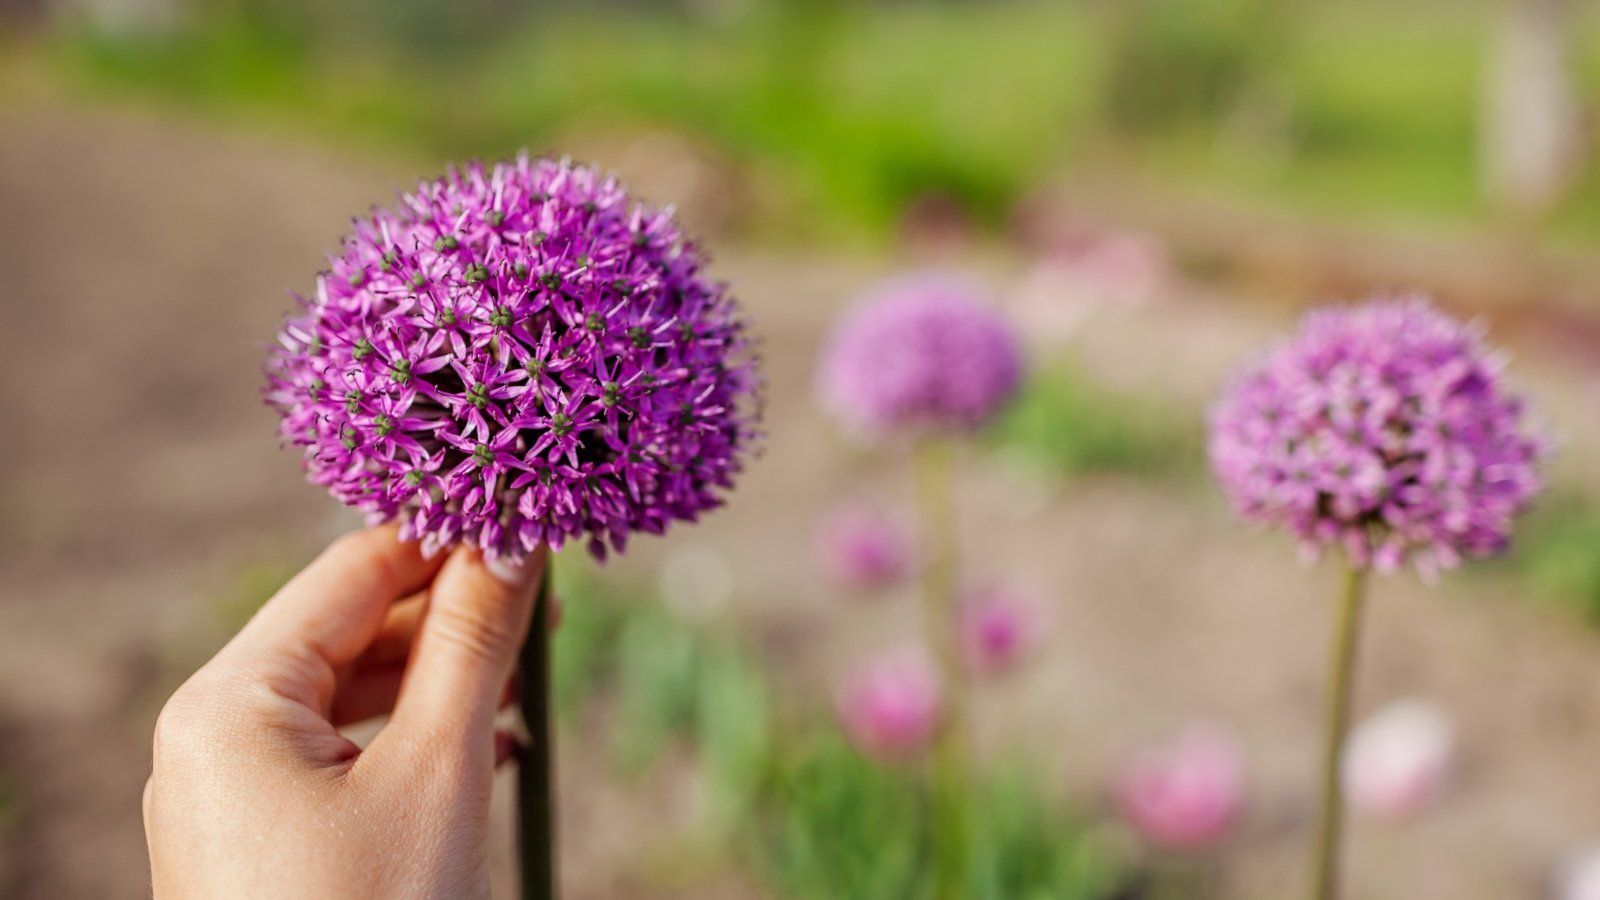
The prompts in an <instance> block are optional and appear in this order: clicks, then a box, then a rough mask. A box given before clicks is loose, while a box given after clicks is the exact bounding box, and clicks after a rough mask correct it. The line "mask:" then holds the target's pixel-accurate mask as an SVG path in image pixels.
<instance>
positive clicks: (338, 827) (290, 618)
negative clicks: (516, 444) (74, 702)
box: [144, 527, 551, 900]
mask: <svg viewBox="0 0 1600 900" xmlns="http://www.w3.org/2000/svg"><path fill="white" fill-rule="evenodd" d="M546 564H547V557H546V555H545V553H544V551H542V550H541V551H540V553H539V554H538V555H536V556H535V557H533V558H532V559H530V560H529V561H528V562H527V564H526V565H524V566H523V567H521V568H520V569H511V568H509V567H505V566H502V565H495V564H485V563H484V561H483V560H482V559H481V557H479V556H478V554H477V553H476V551H470V550H457V551H456V552H454V553H452V554H450V555H449V556H448V557H445V558H436V559H434V560H431V561H430V560H424V559H423V558H422V555H421V552H420V550H419V548H418V546H417V545H416V544H415V543H406V544H402V543H400V542H399V541H398V540H397V539H396V537H395V529H394V528H392V527H384V528H376V529H370V530H367V531H362V532H358V533H355V534H351V535H347V536H345V537H343V538H341V539H339V540H338V541H337V542H335V543H334V544H333V545H332V546H331V547H329V548H328V550H327V551H325V552H324V553H323V554H322V555H321V556H319V557H318V558H317V559H316V560H315V561H313V562H312V563H311V564H310V565H309V566H307V567H306V568H305V570H304V571H302V572H301V573H300V574H299V575H298V576H296V577H295V578H294V579H293V580H292V581H290V582H289V583H288V584H287V585H285V586H284V588H283V590H281V591H279V592H278V594H277V595H276V596H274V597H273V598H272V599H271V600H269V601H268V602H267V603H266V605H264V606H263V607H262V608H261V611H260V612H258V613H257V614H256V616H255V617H254V618H253V619H251V620H250V622H249V624H247V625H246V626H245V627H244V628H243V629H242V630H241V631H240V632H239V634H238V635H237V636H235V637H234V639H233V640H232V641H230V642H229V643H228V645H227V646H225V647H223V648H222V650H221V651H220V652H219V653H218V654H217V655H216V656H215V657H214V658H213V659H212V660H211V661H210V662H208V663H207V664H206V665H205V666H203V667H202V668H201V669H200V670H199V671H198V672H196V673H195V674H194V676H193V677H191V678H190V679H189V680H188V681H187V682H185V683H184V685H183V686H182V687H180V688H179V689H178V691H177V692H176V693H175V694H173V696H172V698H171V699H170V700H169V701H167V705H166V706H165V707H164V708H163V709H162V710H161V715H160V717H159V718H158V719H157V722H156V729H155V754H154V763H153V767H152V773H151V776H150V780H149V782H148V783H147V784H146V786H145V793H144V821H145V834H146V839H147V841H148V843H149V849H150V867H151V873H152V879H153V885H154V893H155V896H156V897H157V898H160V900H177V898H190V897H200V898H215V897H252V898H254V897H294V898H316V897H340V898H345V897H384V898H390V897H430V898H432V897H451V898H457V897H488V896H489V873H488V848H487V839H488V829H489V794H490V788H491V784H492V781H493V776H494V768H495V765H496V762H497V759H504V758H505V757H507V756H508V755H509V753H510V749H511V744H510V739H509V737H508V736H505V735H500V736H497V735H496V733H495V727H494V720H495V717H496V713H497V710H498V709H499V707H500V706H501V705H502V703H503V700H504V698H505V696H506V691H507V682H508V679H509V677H510V675H511V672H512V668H513V665H514V663H515V659H516V655H517V649H518V647H519V645H520V644H521V642H522V639H523V635H524V634H525V633H526V632H527V629H528V624H529V620H530V619H531V618H532V615H533V608H534V600H535V595H536V594H537V591H538V584H539V581H540V579H541V578H542V577H543V574H544V568H545V565H546ZM550 607H551V604H546V608H550ZM384 714H391V716H390V719H389V721H388V722H387V723H386V724H385V725H384V726H383V728H382V730H381V731H379V732H378V734H377V736H376V737H375V738H374V739H373V740H372V742H371V743H370V744H369V745H368V746H367V747H366V749H361V748H360V747H357V746H356V745H355V744H354V743H353V742H351V741H350V740H348V739H346V738H345V737H344V736H343V735H341V734H340V733H339V728H340V727H341V726H343V725H347V724H351V723H355V722H359V721H362V720H365V719H370V718H374V717H376V716H380V715H384Z"/></svg>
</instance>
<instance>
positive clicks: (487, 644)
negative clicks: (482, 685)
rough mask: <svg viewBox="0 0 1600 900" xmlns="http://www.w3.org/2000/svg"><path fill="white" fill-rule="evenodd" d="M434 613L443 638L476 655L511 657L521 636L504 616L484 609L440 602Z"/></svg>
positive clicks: (456, 646)
mask: <svg viewBox="0 0 1600 900" xmlns="http://www.w3.org/2000/svg"><path fill="white" fill-rule="evenodd" d="M432 616H433V618H434V622H433V627H432V630H433V632H434V634H435V635H436V636H437V637H438V638H439V639H440V640H441V641H443V642H444V643H447V644H450V645H452V646H453V647H455V648H456V649H457V650H460V651H462V652H464V653H466V654H468V655H470V656H472V657H474V658H476V659H482V660H500V659H504V658H507V657H509V656H510V655H511V653H512V652H514V651H515V650H516V648H517V643H518V641H519V639H520V638H521V635H519V634H517V633H516V629H515V628H513V627H512V625H511V623H509V622H507V621H505V619H504V618H503V617H496V616H495V615H493V614H492V613H489V612H487V611H484V610H480V609H475V608H463V607H461V606H458V605H456V604H440V605H439V606H438V607H437V608H436V609H434V610H433V612H432Z"/></svg>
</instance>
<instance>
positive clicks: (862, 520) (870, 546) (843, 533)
mask: <svg viewBox="0 0 1600 900" xmlns="http://www.w3.org/2000/svg"><path fill="white" fill-rule="evenodd" d="M817 556H818V559H819V560H820V562H821V563H822V568H823V571H824V572H825V573H826V574H827V576H828V578H829V579H830V580H831V581H833V582H834V583H835V584H838V585H840V586H842V587H845V588H849V589H851V590H872V589H876V588H885V587H890V586H892V585H894V584H896V583H898V582H899V581H901V580H902V579H904V578H905V577H906V576H907V575H908V574H909V573H910V571H911V536H910V535H909V534H908V533H907V532H906V528H905V526H904V525H903V524H902V523H901V522H899V521H897V520H896V519H895V518H894V517H893V516H890V515H888V514H887V513H884V512H882V511H880V510H876V509H872V508H870V507H866V506H843V507H840V508H838V509H835V510H834V511H833V512H831V513H829V514H828V516H827V517H826V518H825V519H823V521H822V524H821V526H820V527H819V528H818V531H817Z"/></svg>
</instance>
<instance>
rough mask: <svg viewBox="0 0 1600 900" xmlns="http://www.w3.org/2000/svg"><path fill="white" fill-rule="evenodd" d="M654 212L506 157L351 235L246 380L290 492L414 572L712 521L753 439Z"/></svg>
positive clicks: (741, 371)
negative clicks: (257, 390) (405, 557)
mask: <svg viewBox="0 0 1600 900" xmlns="http://www.w3.org/2000/svg"><path fill="white" fill-rule="evenodd" d="M704 262H705V258H704V255H703V254H702V253H701V252H700V251H699V250H698V248H696V247H695V246H694V245H693V244H690V243H687V242H686V241H685V240H684V239H683V238H682V236H681V235H680V234H679V232H678V228H677V225H676V224H675V222H674V220H673V217H672V215H671V213H670V212H669V211H660V210H655V209H651V208H649V207H646V206H643V205H640V204H636V203H634V202H633V201H632V200H630V199H629V197H628V195H627V194H626V193H625V192H624V190H623V188H622V187H621V186H620V185H619V184H618V183H617V181H616V180H615V179H614V178H611V177H609V176H605V175H602V174H601V173H599V172H597V171H595V170H593V169H590V168H586V167H583V166H578V165H574V164H572V163H570V162H567V161H561V162H555V161H551V160H545V159H530V158H529V157H528V156H526V155H523V156H519V157H518V158H517V159H515V160H513V161H509V162H504V163H500V164H497V165H495V166H492V167H489V166H484V165H483V164H481V163H472V164H469V165H467V166H465V167H463V168H460V169H455V170H452V171H451V172H449V173H448V174H446V175H445V176H444V177H442V178H438V179H435V180H431V181H424V182H422V183H421V184H419V185H418V186H417V188H416V190H415V191H413V192H412V193H409V194H406V195H404V196H402V197H400V198H399V201H398V203H397V204H396V205H395V206H394V207H393V208H389V209H385V208H375V209H374V210H372V212H371V213H370V214H369V215H367V216H365V217H363V218H359V219H357V220H356V221H355V225H354V228H353V230H352V231H351V232H350V233H349V234H348V235H346V237H345V238H344V240H343V243H342V245H341V247H340V249H339V252H338V253H336V254H334V255H333V256H331V257H330V259H329V269H328V270H327V271H325V272H323V273H322V274H321V275H320V276H319V277H318V279H317V285H316V292H315V294H314V296H312V297H311V298H309V299H302V300H301V305H302V306H303V307H304V311H303V314H301V315H298V316H295V317H293V318H290V319H289V320H288V321H287V322H286V323H285V325H284V328H283V331H282V332H281V334H280V335H279V344H280V345H281V346H279V347H276V348H274V350H273V353H272V355H271V357H270V359H269V361H268V363H267V378H268V387H267V391H266V399H267V402H268V403H269V404H270V405H271V406H272V407H273V408H274V409H276V410H277V411H278V412H279V414H280V415H281V416H282V422H281V425H280V429H279V430H280V434H281V435H282V437H283V439H284V440H285V441H286V442H288V443H290V444H293V445H296V446H299V447H303V448H304V454H305V468H306V470H307V473H308V476H309V478H310V480H311V481H312V482H313V483H315V484H318V485H322V486H324V487H326V488H327V489H328V490H329V492H330V493H332V494H333V496H335V497H337V498H338V499H339V500H341V501H342V502H344V503H346V504H349V505H351V506H354V507H356V508H358V509H361V510H363V511H364V512H366V514H367V516H368V519H369V520H370V521H373V522H383V521H389V520H399V522H400V526H401V536H402V538H404V539H407V540H411V539H419V540H421V541H422V543H423V545H424V549H425V550H426V551H427V552H429V553H435V552H438V551H440V550H442V549H444V548H447V547H450V546H453V545H456V544H467V545H470V546H475V547H478V548H480V549H481V550H482V551H483V552H484V554H485V555H486V556H489V557H491V558H494V557H507V558H510V559H513V560H515V559H520V558H522V557H524V556H526V555H527V554H529V553H531V552H532V551H533V550H534V548H536V547H537V546H539V545H540V544H548V545H550V546H552V547H559V546H561V545H562V544H563V543H565V542H567V541H572V540H579V539H583V538H587V539H588V545H589V549H590V551H591V552H592V553H594V554H595V555H596V556H602V557H603V556H604V555H605V551H606V546H607V544H609V545H610V546H611V547H613V548H615V549H616V550H617V551H619V552H620V551H621V550H622V549H623V548H624V545H625V544H626V542H627V539H628V537H629V535H631V534H632V533H634V532H647V533H651V534H659V533H661V532H662V531H664V530H665V529H666V527H667V526H668V524H669V523H671V522H673V521H677V520H689V521H692V520H694V519H695V518H696V517H698V516H699V515H700V513H701V512H703V511H705V510H708V509H711V508H713V507H716V506H718V505H720V504H721V503H722V495H723V493H724V492H726V491H727V490H729V489H730V488H731V487H732V485H733V479H734V476H735V475H736V474H737V473H738V472H739V471H740V469H741V466H742V464H743V462H744V459H745V458H746V456H747V454H748V453H749V452H750V450H751V449H752V447H753V444H754V441H755V437H756V435H755V432H754V430H753V429H754V423H755V419H756V412H757V411H756V406H757V401H756V398H757V394H758V387H759V385H758V380H757V378H756V375H755V372H754V361H753V358H752V356H751V354H750V342H749V340H748V338H747V337H746V333H745V327H744V324H743V321H742V320H741V317H740V313H739V310H738V307H737V306H736V304H735V303H734V301H733V300H732V298H731V297H730V296H729V295H728V293H727V291H726V288H725V286H724V285H722V284H720V283H717V282H713V281H710V280H708V279H707V278H706V277H705V276H704V274H703V273H702V271H701V270H702V267H703V265H704Z"/></svg>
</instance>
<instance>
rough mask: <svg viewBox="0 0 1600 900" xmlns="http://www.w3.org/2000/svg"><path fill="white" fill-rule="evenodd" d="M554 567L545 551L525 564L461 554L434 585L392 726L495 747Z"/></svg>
mask: <svg viewBox="0 0 1600 900" xmlns="http://www.w3.org/2000/svg"><path fill="white" fill-rule="evenodd" d="M548 565H549V552H548V550H547V549H546V548H544V547H540V548H539V549H538V550H537V551H535V552H534V554H533V556H531V557H529V558H528V560H527V561H526V562H524V563H523V564H522V565H520V566H513V565H510V564H507V563H506V562H505V561H504V560H496V561H494V562H486V561H485V560H484V559H483V557H482V556H481V555H480V554H479V553H478V552H477V551H475V550H458V551H456V553H455V554H453V555H452V556H451V558H450V560H449V561H448V562H446V563H445V566H444V568H443V569H442V570H441V571H440V572H439V576H438V578H436V579H435V580H434V583H433V590H432V592H431V593H430V595H429V598H428V609H427V611H426V613H424V615H423V619H422V625H421V627H420V630H419V631H418V634H417V639H416V645H415V648H414V649H413V651H412V652H413V657H412V660H411V665H410V667H409V668H408V670H407V672H406V676H405V685H404V687H403V688H402V690H401V693H400V699H399V702H398V703H397V704H396V706H395V712H394V718H393V719H392V720H391V722H390V727H391V728H396V729H397V730H399V731H400V732H401V733H402V734H405V733H407V732H411V733H415V732H417V731H419V730H420V731H424V732H428V733H429V737H430V738H434V739H436V738H437V737H438V736H439V733H440V732H441V731H442V732H443V735H444V736H445V737H446V738H451V739H456V740H460V741H463V742H465V743H464V744H463V746H465V747H467V748H471V749H482V750H483V751H484V752H485V753H488V752H489V748H491V747H492V746H493V738H494V720H495V715H496V713H497V712H498V710H499V707H500V701H501V698H502V696H503V694H504V692H505V686H506V679H507V678H509V677H510V675H511V670H512V668H513V667H514V666H515V664H516V658H517V650H518V648H519V647H521V646H522V641H523V638H524V636H525V635H526V634H527V633H528V623H529V620H530V619H532V618H533V607H534V601H535V598H536V597H537V596H538V593H539V588H540V585H541V583H542V581H543V580H544V574H545V569H546V567H547V566H548Z"/></svg>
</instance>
